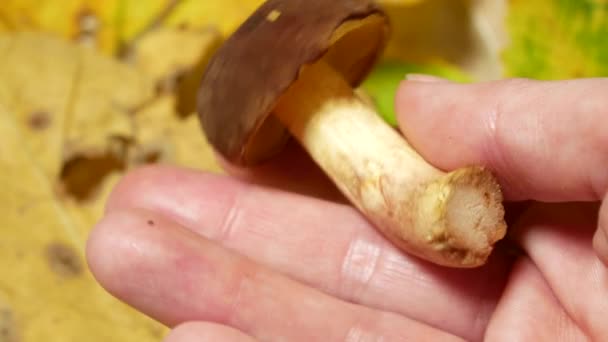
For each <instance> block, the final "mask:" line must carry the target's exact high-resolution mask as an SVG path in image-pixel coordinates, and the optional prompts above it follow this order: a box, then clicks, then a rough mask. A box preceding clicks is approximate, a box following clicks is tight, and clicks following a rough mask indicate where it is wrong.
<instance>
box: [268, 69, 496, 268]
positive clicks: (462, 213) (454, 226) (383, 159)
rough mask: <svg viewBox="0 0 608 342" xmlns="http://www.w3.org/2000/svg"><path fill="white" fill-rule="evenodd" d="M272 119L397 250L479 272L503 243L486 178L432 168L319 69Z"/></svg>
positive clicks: (474, 171)
mask: <svg viewBox="0 0 608 342" xmlns="http://www.w3.org/2000/svg"><path fill="white" fill-rule="evenodd" d="M275 115H276V116H277V117H278V118H279V120H281V122H282V123H283V124H284V125H285V126H286V127H287V129H288V130H289V131H290V132H291V133H292V134H293V135H294V137H296V139H297V140H298V141H299V142H300V144H301V145H302V146H303V147H304V148H305V149H306V150H307V151H308V153H310V155H311V156H312V158H313V159H314V160H315V161H316V163H317V164H318V165H319V166H320V167H321V168H322V169H323V170H324V171H325V172H326V173H327V175H328V176H329V177H330V178H331V179H332V180H333V181H334V183H335V184H336V186H337V187H338V188H339V189H340V191H342V192H343V193H344V194H345V196H347V197H348V198H349V200H350V201H351V202H352V203H353V205H355V206H356V207H357V208H358V209H359V210H360V211H361V212H362V213H363V214H364V215H365V216H366V217H367V218H368V219H369V220H370V221H371V222H372V223H373V224H374V225H375V226H376V227H377V228H378V229H379V230H380V231H381V232H382V233H383V234H384V235H385V236H386V237H387V238H389V239H390V240H391V241H392V242H393V243H395V244H396V245H397V246H398V247H400V248H401V249H402V250H404V251H406V252H408V253H411V254H413V255H416V256H418V257H420V258H423V259H425V260H428V261H431V262H433V263H436V264H440V265H444V266H449V267H461V268H470V267H477V266H480V265H483V264H484V263H485V262H486V260H487V258H488V256H489V255H490V253H491V252H492V249H493V245H494V243H495V242H497V241H498V240H500V239H502V238H503V237H504V235H505V231H506V224H505V221H504V208H503V206H502V193H501V191H500V188H499V185H498V183H497V181H496V180H495V178H494V177H493V175H492V174H491V173H490V172H489V171H487V170H485V169H483V168H482V167H468V168H462V169H458V170H456V171H453V172H450V173H445V172H442V171H441V170H439V169H437V168H435V167H433V166H432V165H430V164H429V163H428V162H426V161H425V160H424V159H423V158H422V157H421V156H420V155H419V154H418V153H417V152H416V151H415V150H414V149H413V148H412V147H411V146H410V145H409V144H408V143H407V141H406V140H405V139H404V138H403V136H401V135H400V134H399V133H398V132H397V131H396V130H395V129H393V128H392V127H390V126H389V125H388V124H387V123H385V122H384V121H383V120H382V119H381V118H380V116H379V115H378V114H377V113H376V112H375V111H374V109H373V108H372V107H371V106H369V105H367V104H365V102H364V101H362V100H360V99H359V97H358V96H357V95H356V94H355V92H354V91H353V89H352V88H351V87H350V85H349V84H348V83H347V82H346V81H345V80H344V79H343V78H342V77H341V76H340V75H339V74H338V73H337V72H336V71H335V70H334V69H333V68H332V67H331V66H330V65H328V64H327V63H325V62H324V61H321V62H318V63H316V64H314V65H310V66H307V67H305V68H303V69H302V71H301V74H300V76H299V79H298V80H297V81H296V82H295V83H294V84H293V85H292V86H291V87H290V89H289V90H288V91H287V92H286V93H285V94H284V95H283V96H282V97H281V99H280V101H279V103H278V105H277V107H276V108H275Z"/></svg>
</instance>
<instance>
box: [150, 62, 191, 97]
mask: <svg viewBox="0 0 608 342" xmlns="http://www.w3.org/2000/svg"><path fill="white" fill-rule="evenodd" d="M188 71H189V70H187V69H178V70H175V71H174V72H172V73H171V74H170V75H168V76H167V77H165V78H163V79H161V80H159V81H158V82H157V83H156V86H155V91H156V95H157V96H162V95H164V94H172V93H174V92H175V91H176V89H179V88H180V85H181V84H182V83H183V82H184V80H185V79H186V77H187V75H188Z"/></svg>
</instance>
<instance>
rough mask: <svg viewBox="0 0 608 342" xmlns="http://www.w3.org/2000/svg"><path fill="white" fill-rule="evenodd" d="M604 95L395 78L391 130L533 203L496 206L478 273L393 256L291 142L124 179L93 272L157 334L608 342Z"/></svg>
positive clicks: (95, 245) (599, 90) (589, 90)
mask: <svg viewBox="0 0 608 342" xmlns="http://www.w3.org/2000/svg"><path fill="white" fill-rule="evenodd" d="M607 89H608V79H588V80H576V81H562V82H533V81H528V80H509V81H501V82H494V83H480V84H475V85H456V84H452V83H449V82H445V81H438V80H433V79H428V78H426V77H414V79H412V80H409V81H406V82H404V83H403V85H402V87H401V89H400V90H399V94H398V96H397V98H398V99H397V111H398V112H399V121H400V131H401V133H402V134H403V135H404V136H406V137H407V139H408V140H409V141H410V142H411V144H412V145H413V146H414V147H415V148H416V149H417V150H418V151H419V152H420V153H421V155H422V156H424V157H425V159H427V160H428V161H429V162H430V163H432V164H433V165H435V166H436V167H438V168H440V169H446V170H449V169H455V168H458V167H462V166H465V165H469V164H483V165H488V167H490V168H491V169H492V170H493V171H494V172H495V173H496V174H497V177H498V179H499V181H500V183H501V185H502V188H503V190H504V193H505V197H506V198H507V200H509V201H510V202H513V201H527V200H537V201H540V202H542V203H539V204H534V205H531V204H528V203H527V202H526V203H523V202H517V203H509V204H508V205H507V214H508V221H509V236H508V237H507V238H506V240H505V242H506V243H505V244H503V245H502V246H501V247H500V248H498V249H497V250H496V251H495V253H494V254H493V256H492V258H491V259H490V261H489V263H488V264H487V265H486V266H484V267H482V268H479V269H470V270H463V269H447V268H442V267H439V266H433V265H430V264H429V263H426V262H423V261H420V260H419V259H417V258H415V257H412V256H409V255H406V254H403V253H401V252H399V251H398V250H397V249H396V248H395V247H393V246H392V245H391V244H390V243H389V242H387V240H385V239H384V238H383V237H382V235H380V234H379V233H378V232H377V230H376V229H374V228H373V227H372V226H371V225H370V223H369V222H368V221H367V220H365V219H364V218H363V217H362V216H361V214H360V213H359V212H358V211H357V210H355V209H353V208H352V206H350V205H349V204H348V203H346V202H345V201H344V199H343V198H342V196H340V195H339V194H338V193H337V191H336V190H335V188H334V187H332V186H331V183H330V182H328V180H327V179H326V178H325V177H323V176H322V173H321V172H320V171H319V170H318V168H316V167H315V166H314V164H313V163H312V162H311V161H310V159H308V158H307V157H306V156H305V155H304V154H303V153H302V151H301V150H299V149H297V148H292V150H291V151H290V152H294V151H297V154H292V155H290V156H289V157H287V155H285V157H287V158H284V159H282V160H280V161H277V162H276V163H274V164H273V165H270V166H265V167H263V168H260V169H256V170H252V171H247V172H245V171H235V170H232V169H228V170H229V171H230V173H231V176H219V175H211V174H207V173H202V172H197V171H191V170H184V169H177V168H171V167H161V166H155V167H149V168H144V169H141V170H138V171H135V172H133V173H131V174H130V175H128V176H127V177H125V179H124V180H123V181H122V182H121V183H120V184H119V185H118V186H117V188H116V189H115V190H114V192H113V194H112V196H111V198H110V200H109V202H108V205H107V211H106V215H105V217H104V218H103V220H102V221H101V222H100V223H99V224H98V225H97V226H96V227H95V229H94V230H93V232H92V234H91V237H90V240H89V243H88V246H87V257H88V261H89V264H90V266H91V270H92V272H93V274H94V275H95V277H96V278H97V279H98V280H99V282H100V283H101V284H102V285H103V286H104V287H105V288H106V289H107V290H108V291H110V292H111V293H112V294H114V295H115V296H117V297H118V298H120V299H121V300H123V301H125V302H126V303H128V304H130V305H132V306H133V307H135V308H136V309H138V310H140V311H141V312H143V313H145V314H147V315H150V316H151V317H153V318H155V319H157V320H159V321H160V322H162V323H164V324H166V325H168V326H169V327H171V328H174V329H173V331H172V333H171V334H169V335H168V336H167V337H166V340H167V341H170V342H185V341H227V342H233V341H235V342H236V341H285V340H287V341H296V342H297V341H321V340H322V341H357V342H359V341H383V342H384V341H404V340H414V341H422V340H423V341H428V340H431V341H435V340H437V341H451V340H454V341H459V340H467V341H481V340H484V339H485V340H488V341H560V340H562V341H591V340H597V341H601V340H607V339H608V325H607V324H606V317H608V268H607V265H608V238H606V236H608V204H606V203H607V201H606V200H605V197H606V195H607V191H608V129H607V128H606V127H607V126H606V123H605V121H606V119H608V97H607V96H606V93H607ZM291 162H295V163H296V164H295V166H290V167H286V164H287V163H291ZM396 172H398V170H397V171H396ZM281 175H283V176H281ZM304 176H306V182H302V181H301V179H302V177H304ZM296 180H298V181H296ZM268 185H272V186H273V188H270V187H268ZM277 188H278V189H277ZM602 201H603V202H604V204H603V205H602ZM573 202H578V203H576V204H573Z"/></svg>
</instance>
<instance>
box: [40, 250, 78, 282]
mask: <svg viewBox="0 0 608 342" xmlns="http://www.w3.org/2000/svg"><path fill="white" fill-rule="evenodd" d="M46 258H47V260H48V262H49V266H50V268H51V270H52V271H53V272H55V273H56V274H58V275H60V276H62V277H65V278H72V277H75V276H77V275H79V274H81V273H82V272H83V269H84V267H83V265H82V262H81V260H80V256H79V255H78V252H77V251H76V250H75V249H74V248H73V247H71V246H68V245H66V244H64V243H61V242H56V243H52V244H50V245H48V246H47V248H46Z"/></svg>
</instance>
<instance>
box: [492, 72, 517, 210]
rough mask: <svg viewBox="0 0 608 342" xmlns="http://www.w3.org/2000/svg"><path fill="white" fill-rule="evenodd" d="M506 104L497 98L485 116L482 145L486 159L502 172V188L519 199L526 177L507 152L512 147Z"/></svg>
mask: <svg viewBox="0 0 608 342" xmlns="http://www.w3.org/2000/svg"><path fill="white" fill-rule="evenodd" d="M512 82H516V81H512ZM505 106H506V104H505V103H503V101H502V97H499V98H497V99H496V101H495V102H494V103H492V105H491V106H489V108H490V110H489V111H488V113H487V114H486V115H484V116H483V117H486V118H487V124H486V128H487V129H486V130H485V132H486V135H485V136H484V137H483V141H482V144H481V145H482V146H484V149H485V151H484V152H485V154H486V159H487V160H491V162H490V164H492V165H494V167H495V169H496V171H497V172H498V173H500V174H501V178H502V188H503V189H508V191H509V197H512V198H517V199H519V198H521V197H523V196H522V195H521V194H522V193H524V191H522V190H520V189H521V187H523V185H522V184H521V183H522V182H523V180H524V179H525V178H523V177H518V176H517V174H516V172H515V170H516V168H514V167H513V165H515V163H513V158H512V157H511V156H510V155H509V154H508V153H507V151H510V149H509V148H508V145H509V144H508V142H509V133H508V131H507V130H506V128H505V127H506V126H505V125H504V124H503V122H504V120H503V118H504V113H507V112H508V109H505ZM516 185H517V186H516Z"/></svg>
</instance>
